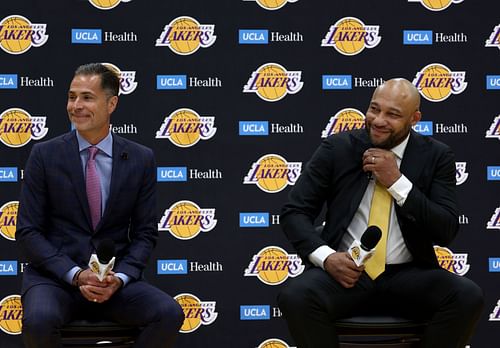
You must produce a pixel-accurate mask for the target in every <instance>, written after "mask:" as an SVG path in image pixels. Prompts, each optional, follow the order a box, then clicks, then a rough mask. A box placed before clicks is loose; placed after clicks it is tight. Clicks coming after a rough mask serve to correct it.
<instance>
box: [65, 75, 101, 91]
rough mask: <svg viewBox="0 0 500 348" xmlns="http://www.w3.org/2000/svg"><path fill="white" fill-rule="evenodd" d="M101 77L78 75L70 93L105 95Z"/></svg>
mask: <svg viewBox="0 0 500 348" xmlns="http://www.w3.org/2000/svg"><path fill="white" fill-rule="evenodd" d="M103 92H104V90H103V89H102V87H101V77H100V76H99V75H76V76H75V77H73V80H72V81H71V84H70V86H69V93H93V94H99V93H103Z"/></svg>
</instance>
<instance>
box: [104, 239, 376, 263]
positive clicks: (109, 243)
mask: <svg viewBox="0 0 500 348" xmlns="http://www.w3.org/2000/svg"><path fill="white" fill-rule="evenodd" d="M365 233H366V232H365ZM96 254H97V258H98V259H99V262H100V263H102V264H106V263H108V262H109V261H110V260H111V259H112V258H113V256H115V242H114V241H113V240H112V239H109V238H107V239H103V240H102V241H101V243H99V245H98V246H97V250H96Z"/></svg>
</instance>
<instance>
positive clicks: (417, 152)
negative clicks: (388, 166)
mask: <svg viewBox="0 0 500 348" xmlns="http://www.w3.org/2000/svg"><path fill="white" fill-rule="evenodd" d="M370 147H372V145H371V143H370V139H369V137H368V133H367V132H366V130H364V129H362V130H355V131H351V132H342V133H339V134H337V135H334V136H330V137H328V138H327V139H325V140H324V141H323V142H322V144H321V146H320V147H319V148H318V149H317V150H316V152H315V153H314V155H313V156H312V158H311V160H310V161H309V163H308V164H307V166H306V168H305V169H304V171H303V172H302V174H301V176H300V177H299V179H298V181H297V183H296V184H295V186H294V187H293V189H292V190H291V192H290V196H289V202H288V203H287V204H286V205H285V206H284V207H283V210H282V214H281V217H280V223H281V226H282V227H283V230H284V232H285V233H286V235H287V237H288V239H289V240H290V242H291V243H292V244H293V246H294V247H295V249H296V250H297V251H298V253H299V255H300V256H301V257H302V258H303V259H304V260H306V261H307V256H308V255H309V254H310V253H311V252H313V251H314V250H315V249H316V248H318V247H319V246H321V245H324V244H327V245H329V246H331V247H332V248H333V249H336V248H337V247H338V245H339V243H340V241H341V239H342V236H343V235H344V233H345V232H346V231H347V227H348V226H349V224H350V222H351V220H352V218H353V216H354V214H355V212H356V210H357V209H358V207H359V204H360V202H361V199H362V198H363V194H364V192H365V191H366V187H367V186H368V181H369V179H368V177H367V174H366V173H365V172H364V171H363V169H362V168H363V163H362V157H363V153H364V152H365V151H366V150H367V149H368V148H370ZM400 171H401V173H403V174H404V175H405V176H406V177H407V178H408V179H409V180H410V181H411V182H412V183H413V188H412V190H411V191H410V193H409V195H408V197H407V199H406V201H405V203H404V204H403V206H401V207H400V206H398V205H397V204H395V210H396V215H397V218H398V223H399V226H400V228H401V232H402V234H403V238H404V240H405V243H406V246H407V247H408V249H409V251H410V252H411V254H412V255H413V258H414V261H415V262H416V263H417V264H419V265H421V266H424V267H438V263H437V259H436V255H435V253H434V249H433V245H434V244H438V245H441V246H445V245H447V244H449V243H450V242H451V240H452V239H453V238H454V237H455V235H456V233H457V230H458V226H459V225H458V212H457V203H456V194H455V185H456V181H455V172H456V168H455V157H454V154H453V152H452V151H451V149H450V148H449V147H448V146H447V145H445V144H443V143H441V142H438V141H436V140H434V139H432V138H431V137H424V136H421V135H420V134H418V133H415V132H414V131H411V133H410V138H409V141H408V145H407V147H406V150H405V153H404V157H403V160H402V161H401V166H400ZM324 204H326V209H327V212H326V217H325V222H326V223H325V227H324V228H323V232H322V234H321V236H320V235H319V234H318V233H316V232H315V228H314V226H313V224H314V221H315V219H316V217H317V216H318V215H319V214H320V211H321V209H322V207H323V205H324Z"/></svg>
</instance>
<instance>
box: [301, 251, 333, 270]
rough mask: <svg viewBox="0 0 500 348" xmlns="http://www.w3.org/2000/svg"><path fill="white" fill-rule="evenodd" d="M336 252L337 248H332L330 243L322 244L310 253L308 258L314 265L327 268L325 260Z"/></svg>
mask: <svg viewBox="0 0 500 348" xmlns="http://www.w3.org/2000/svg"><path fill="white" fill-rule="evenodd" d="M334 252H335V250H333V249H332V248H330V247H329V246H328V245H322V246H320V247H319V248H317V249H316V250H314V251H313V252H312V253H310V254H309V256H308V257H307V258H308V259H309V261H311V262H312V264H313V265H315V266H317V267H321V268H322V269H325V268H324V266H323V263H324V262H325V260H326V258H327V257H328V256H330V255H331V254H333V253H334Z"/></svg>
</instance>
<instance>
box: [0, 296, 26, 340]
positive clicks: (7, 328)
mask: <svg viewBox="0 0 500 348" xmlns="http://www.w3.org/2000/svg"><path fill="white" fill-rule="evenodd" d="M22 319H23V306H22V304H21V296H19V295H10V296H6V297H4V298H3V299H2V300H0V330H2V331H3V332H5V333H6V334H8V335H19V334H21V331H22V330H21V329H22V322H21V321H22Z"/></svg>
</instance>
